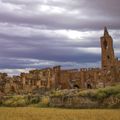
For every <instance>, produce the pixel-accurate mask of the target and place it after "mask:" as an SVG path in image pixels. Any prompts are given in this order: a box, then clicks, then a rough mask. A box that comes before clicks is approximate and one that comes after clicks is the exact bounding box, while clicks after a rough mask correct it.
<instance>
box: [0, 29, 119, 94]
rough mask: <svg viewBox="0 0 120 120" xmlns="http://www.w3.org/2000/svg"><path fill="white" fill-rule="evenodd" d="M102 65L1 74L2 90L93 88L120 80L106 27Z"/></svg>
mask: <svg viewBox="0 0 120 120" xmlns="http://www.w3.org/2000/svg"><path fill="white" fill-rule="evenodd" d="M100 40H101V41H100V42H101V53H102V55H101V68H81V69H71V70H62V69H61V67H60V66H55V67H53V68H45V69H40V70H31V71H29V73H21V74H20V76H13V77H9V76H7V74H6V73H0V91H1V92H4V93H8V92H13V93H14V92H15V93H28V92H32V91H33V90H34V89H42V88H43V89H48V90H50V89H73V88H80V89H86V88H88V89H91V88H99V87H105V86H107V85H112V84H115V83H117V82H120V61H119V60H118V58H116V57H115V54H114V49H113V40H112V37H111V36H110V35H109V33H108V31H107V28H106V27H105V29H104V35H103V37H101V38H100Z"/></svg>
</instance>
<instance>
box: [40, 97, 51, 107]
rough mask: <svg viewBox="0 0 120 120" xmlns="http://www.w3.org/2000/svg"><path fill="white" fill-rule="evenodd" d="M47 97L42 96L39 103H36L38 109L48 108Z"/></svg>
mask: <svg viewBox="0 0 120 120" xmlns="http://www.w3.org/2000/svg"><path fill="white" fill-rule="evenodd" d="M49 102H50V101H49V97H48V96H44V97H42V99H41V102H39V103H38V106H39V107H49Z"/></svg>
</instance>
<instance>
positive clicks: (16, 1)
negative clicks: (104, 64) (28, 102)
mask: <svg viewBox="0 0 120 120" xmlns="http://www.w3.org/2000/svg"><path fill="white" fill-rule="evenodd" d="M119 6H120V1H119V0H104V1H103V0H90V1H88V0H34V1H33V0H0V69H1V70H2V69H4V70H6V71H7V70H8V69H10V70H11V71H9V72H10V73H11V74H12V69H14V70H13V73H14V72H15V71H17V72H20V70H19V69H24V68H26V69H29V68H30V69H32V68H41V67H48V66H54V65H58V64H60V65H62V66H63V67H68V68H69V67H77V68H79V67H90V66H92V65H93V66H100V37H101V36H102V35H103V31H102V30H103V27H104V26H105V25H106V26H108V28H110V34H111V35H112V36H113V38H114V47H115V53H116V55H117V56H118V57H119V56H120V54H119V52H120V49H119V46H120V42H119V39H120V12H119V11H120V7H119Z"/></svg>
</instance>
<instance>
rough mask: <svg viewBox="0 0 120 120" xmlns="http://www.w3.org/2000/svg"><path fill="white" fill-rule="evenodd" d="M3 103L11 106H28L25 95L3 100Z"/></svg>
mask: <svg viewBox="0 0 120 120" xmlns="http://www.w3.org/2000/svg"><path fill="white" fill-rule="evenodd" d="M2 105H4V106H9V107H23V106H27V102H26V99H25V97H24V96H13V97H10V98H9V99H6V100H5V101H3V103H2Z"/></svg>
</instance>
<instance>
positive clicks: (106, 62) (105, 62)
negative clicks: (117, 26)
mask: <svg viewBox="0 0 120 120" xmlns="http://www.w3.org/2000/svg"><path fill="white" fill-rule="evenodd" d="M100 39H101V51H102V57H101V61H102V68H105V69H106V68H111V67H112V66H114V63H115V55H114V49H113V39H112V37H111V36H110V35H109V33H108V30H107V27H105V28H104V35H103V37H101V38H100Z"/></svg>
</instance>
